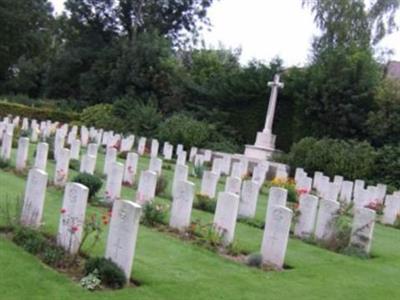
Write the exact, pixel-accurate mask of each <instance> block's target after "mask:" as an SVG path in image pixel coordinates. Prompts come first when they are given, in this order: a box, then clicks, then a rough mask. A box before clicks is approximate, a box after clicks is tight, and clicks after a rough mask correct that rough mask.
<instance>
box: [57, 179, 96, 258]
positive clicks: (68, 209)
mask: <svg viewBox="0 0 400 300" xmlns="http://www.w3.org/2000/svg"><path fill="white" fill-rule="evenodd" d="M88 195H89V189H88V188H87V187H86V186H84V185H82V184H80V183H76V182H69V183H67V185H66V186H65V192H64V198H63V204H62V209H61V217H60V223H59V226H58V235H57V243H58V244H59V245H60V246H61V247H63V248H64V249H65V250H66V251H68V252H69V253H71V254H75V253H76V252H77V251H78V250H79V245H80V243H81V240H82V233H83V226H84V223H85V212H86V205H87V200H88Z"/></svg>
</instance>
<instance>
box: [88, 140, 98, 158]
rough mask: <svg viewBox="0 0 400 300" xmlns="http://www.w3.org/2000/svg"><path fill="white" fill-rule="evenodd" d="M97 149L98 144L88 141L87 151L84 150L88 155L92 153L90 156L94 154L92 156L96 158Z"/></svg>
mask: <svg viewBox="0 0 400 300" xmlns="http://www.w3.org/2000/svg"><path fill="white" fill-rule="evenodd" d="M98 149H99V146H98V145H97V144H94V143H90V144H88V147H87V152H86V153H87V154H88V155H92V156H94V157H96V158H97V152H98Z"/></svg>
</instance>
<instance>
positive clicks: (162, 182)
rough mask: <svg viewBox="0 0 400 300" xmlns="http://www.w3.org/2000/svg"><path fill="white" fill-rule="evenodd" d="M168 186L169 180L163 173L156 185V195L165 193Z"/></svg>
mask: <svg viewBox="0 0 400 300" xmlns="http://www.w3.org/2000/svg"><path fill="white" fill-rule="evenodd" d="M167 186H168V180H167V178H166V177H164V176H163V175H160V176H158V178H157V185H156V195H157V196H159V195H161V194H164V193H165V190H166V189H167Z"/></svg>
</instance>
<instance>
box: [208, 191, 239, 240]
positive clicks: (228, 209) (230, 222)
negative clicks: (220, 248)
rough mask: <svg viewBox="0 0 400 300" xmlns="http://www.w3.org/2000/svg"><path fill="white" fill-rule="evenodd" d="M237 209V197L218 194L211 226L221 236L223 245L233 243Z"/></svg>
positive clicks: (224, 193) (231, 194)
mask: <svg viewBox="0 0 400 300" xmlns="http://www.w3.org/2000/svg"><path fill="white" fill-rule="evenodd" d="M238 209H239V196H238V195H236V194H233V193H227V192H221V193H219V194H218V201H217V207H216V209H215V215H214V221H213V224H214V229H215V230H216V231H217V232H218V233H219V234H220V235H221V237H222V239H223V243H224V244H225V245H229V244H230V243H232V242H233V239H234V236H235V227H236V219H237V215H238Z"/></svg>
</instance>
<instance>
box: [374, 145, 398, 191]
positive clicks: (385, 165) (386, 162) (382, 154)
mask: <svg viewBox="0 0 400 300" xmlns="http://www.w3.org/2000/svg"><path fill="white" fill-rule="evenodd" d="M399 157H400V144H399V145H397V146H389V145H388V146H384V147H382V148H380V149H379V150H378V151H377V157H376V164H375V168H374V170H375V172H374V174H373V178H374V179H375V181H376V182H384V183H386V184H389V185H392V186H394V187H395V188H400V160H399Z"/></svg>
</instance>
